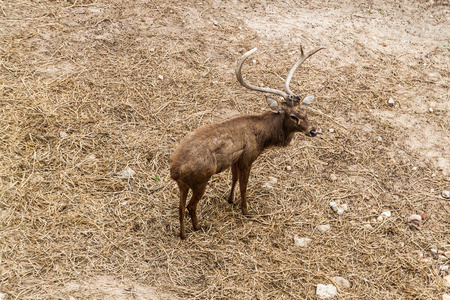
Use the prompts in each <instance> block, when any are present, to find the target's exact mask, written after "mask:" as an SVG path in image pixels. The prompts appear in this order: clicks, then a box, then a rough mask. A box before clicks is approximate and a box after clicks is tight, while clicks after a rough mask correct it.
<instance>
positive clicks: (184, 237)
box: [180, 231, 186, 240]
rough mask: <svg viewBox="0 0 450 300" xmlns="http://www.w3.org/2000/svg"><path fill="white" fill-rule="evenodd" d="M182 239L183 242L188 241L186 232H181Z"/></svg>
mask: <svg viewBox="0 0 450 300" xmlns="http://www.w3.org/2000/svg"><path fill="white" fill-rule="evenodd" d="M180 238H181V239H182V240H185V239H186V232H184V231H181V232H180Z"/></svg>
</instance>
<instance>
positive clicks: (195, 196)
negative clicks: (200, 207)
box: [187, 183, 206, 230]
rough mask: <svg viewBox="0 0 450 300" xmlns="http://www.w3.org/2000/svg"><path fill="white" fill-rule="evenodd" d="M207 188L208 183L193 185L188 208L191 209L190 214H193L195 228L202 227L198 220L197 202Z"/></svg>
mask: <svg viewBox="0 0 450 300" xmlns="http://www.w3.org/2000/svg"><path fill="white" fill-rule="evenodd" d="M205 189H206V183H202V184H200V185H198V186H193V187H192V198H191V200H190V201H189V204H188V206H187V209H188V211H189V215H190V216H191V220H192V226H193V227H194V229H195V230H199V229H200V225H199V224H198V220H197V203H198V201H200V199H201V198H202V196H203V194H204V193H205Z"/></svg>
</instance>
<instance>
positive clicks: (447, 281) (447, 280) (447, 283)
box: [444, 275, 450, 287]
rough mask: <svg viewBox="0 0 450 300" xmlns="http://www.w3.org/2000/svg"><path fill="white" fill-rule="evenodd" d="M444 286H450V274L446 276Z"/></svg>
mask: <svg viewBox="0 0 450 300" xmlns="http://www.w3.org/2000/svg"><path fill="white" fill-rule="evenodd" d="M444 286H446V287H450V275H447V276H445V277H444Z"/></svg>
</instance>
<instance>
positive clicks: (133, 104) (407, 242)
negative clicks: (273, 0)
mask: <svg viewBox="0 0 450 300" xmlns="http://www.w3.org/2000/svg"><path fill="white" fill-rule="evenodd" d="M169 2H170V3H167V1H150V2H147V1H133V3H131V2H127V1H124V2H122V1H68V2H65V1H44V0H43V1H38V2H32V1H15V2H11V3H8V4H6V3H3V4H1V6H2V12H3V15H4V18H3V19H1V20H0V24H1V27H2V31H1V33H0V53H1V59H0V68H1V72H0V82H1V84H0V97H1V98H0V118H1V120H0V126H1V130H0V150H1V152H0V153H1V159H0V170H1V171H0V174H1V176H0V187H1V188H0V191H1V192H0V193H1V194H0V195H1V196H0V209H1V210H0V226H1V250H0V251H1V265H0V268H1V269H0V270H1V272H0V274H1V276H0V282H1V289H0V292H2V293H6V294H8V295H9V296H10V297H11V298H12V299H17V298H19V299H48V298H55V299H62V298H64V299H67V298H68V297H69V296H73V297H80V298H85V299H88V298H91V299H98V298H102V297H111V296H113V297H114V295H108V294H105V293H104V292H101V291H98V290H90V291H80V290H73V289H70V288H67V287H68V286H69V285H70V283H71V282H74V281H77V282H80V281H89V280H90V279H92V278H95V277H96V276H114V277H115V278H117V279H118V280H125V281H126V282H128V284H129V285H130V286H133V283H136V284H139V286H140V287H141V290H142V286H148V287H149V289H152V290H154V288H157V289H158V290H159V291H164V293H169V294H170V295H172V296H173V297H179V298H180V299H184V298H202V299H206V298H208V299H211V298H226V299H250V298H252V299H254V298H258V299H275V298H276V299H293V298H298V299H303V298H313V297H314V293H315V287H316V286H317V284H319V283H327V284H328V283H332V280H331V278H332V277H333V276H343V277H345V278H347V279H348V280H349V281H350V282H351V284H352V287H351V288H350V289H348V290H341V291H340V295H341V297H342V298H345V299H347V298H348V299H350V298H371V299H374V298H377V299H437V298H438V297H441V294H442V293H443V292H444V291H445V289H444V288H443V286H442V284H441V275H442V274H440V273H439V270H438V267H439V265H440V264H443V263H445V262H444V261H442V260H440V258H439V257H437V256H436V255H434V254H432V253H430V252H429V250H430V248H437V249H441V250H447V251H448V250H450V248H449V247H450V246H449V243H450V240H449V229H448V228H449V225H450V218H449V215H450V214H449V213H450V212H449V208H448V201H445V200H443V199H441V198H440V197H439V196H438V195H437V194H436V193H430V190H431V189H434V190H436V191H441V190H442V189H444V188H447V189H448V182H447V181H445V176H444V175H443V174H442V173H436V171H435V168H434V166H433V164H432V162H430V161H429V160H427V159H426V158H424V157H423V156H422V155H421V154H420V153H417V152H415V151H413V150H411V149H410V148H409V147H408V145H406V144H405V142H404V136H405V134H408V132H406V131H405V130H399V129H398V127H395V126H394V125H393V124H392V123H390V122H389V120H386V119H385V118H383V117H380V116H379V115H378V116H377V115H375V114H373V113H371V111H376V110H386V109H387V107H386V104H385V101H386V99H388V98H389V95H390V94H391V93H393V92H394V91H395V90H396V89H397V87H398V85H402V87H403V88H404V89H407V90H410V91H411V92H413V93H415V94H416V95H419V96H420V95H427V94H429V93H432V89H433V88H435V86H431V85H430V84H429V83H427V82H426V81H423V80H421V79H420V78H422V77H423V76H424V74H425V73H426V72H429V71H430V70H432V69H433V68H435V69H438V70H439V71H440V72H441V73H442V74H444V75H445V76H447V78H448V76H449V75H450V73H449V70H448V64H447V67H446V66H445V62H446V63H448V55H447V54H448V53H446V52H443V51H445V49H437V50H436V52H437V54H438V55H439V56H438V58H442V57H444V58H445V57H447V58H446V60H444V62H442V64H441V62H440V61H439V60H438V58H436V57H435V56H425V57H424V58H423V59H425V60H426V62H427V66H429V67H423V66H418V67H414V66H411V67H405V66H404V64H403V62H402V61H400V60H399V59H398V58H396V57H391V56H386V55H384V54H383V53H381V52H377V51H375V50H374V51H369V50H364V49H365V47H362V48H361V49H360V50H355V51H356V53H355V55H359V56H360V57H361V58H362V61H363V62H362V63H361V64H342V61H339V60H334V61H332V62H330V61H328V60H327V54H326V53H325V52H323V53H320V54H317V55H315V56H314V57H313V58H312V59H310V60H308V62H307V63H305V65H304V66H302V70H303V71H302V72H299V74H296V75H295V78H294V80H293V83H294V82H297V84H294V86H293V87H292V88H293V90H294V91H298V90H306V91H310V92H311V93H315V94H316V95H317V96H318V100H317V103H316V104H315V105H314V106H313V109H314V110H313V111H311V113H310V119H311V120H313V121H314V122H315V123H317V124H320V127H321V128H322V130H323V132H324V134H323V135H321V136H319V137H317V138H315V139H308V138H306V137H303V136H297V137H296V138H295V139H294V141H293V143H292V145H291V146H290V147H289V148H286V149H272V150H270V151H267V152H266V153H264V154H263V155H262V156H261V157H260V158H259V159H258V160H257V162H256V163H255V164H254V167H253V170H252V173H251V177H250V182H249V187H248V199H249V205H250V211H251V212H252V213H253V215H252V216H251V217H250V218H247V217H244V216H242V214H241V213H240V208H239V204H234V205H232V206H230V205H229V204H228V203H227V202H226V194H227V193H228V192H229V189H230V186H229V183H230V180H231V179H230V174H229V172H224V173H222V174H219V175H217V176H214V177H213V178H212V180H211V182H210V184H209V186H208V188H207V191H206V194H205V196H204V197H203V199H202V200H201V202H200V205H199V218H200V224H201V225H202V230H201V231H199V232H195V233H194V232H192V227H191V224H190V222H189V219H188V220H187V230H188V239H187V240H186V241H183V242H182V241H180V240H179V238H178V232H179V224H178V217H177V213H178V191H177V189H176V187H175V185H174V183H173V182H172V181H171V180H170V178H169V173H168V158H169V157H170V154H171V153H172V151H173V149H174V148H175V147H176V145H177V143H178V141H179V140H180V138H181V137H183V136H184V135H185V134H186V133H187V132H189V131H191V130H193V129H195V128H197V127H199V126H201V125H204V124H209V123H212V122H216V121H218V120H220V119H221V117H223V115H225V114H228V113H232V114H234V113H236V112H239V113H259V112H261V108H264V109H265V104H264V101H263V100H262V99H263V98H262V95H260V94H257V93H253V92H249V91H247V90H245V89H243V88H242V87H240V86H238V84H237V83H236V81H235V79H234V74H233V67H234V61H235V59H236V58H237V57H238V56H239V55H240V54H242V53H243V51H244V50H246V49H250V48H251V47H253V46H254V45H258V43H259V40H260V39H261V37H260V36H259V35H258V34H257V33H255V32H254V31H252V30H250V29H249V28H244V30H240V29H239V27H240V26H245V22H243V21H242V20H241V19H239V18H238V17H236V18H235V19H233V18H231V19H233V20H231V19H230V20H229V19H226V18H222V19H223V20H221V21H220V22H219V24H218V26H214V25H213V24H212V23H211V22H209V19H210V18H213V17H215V16H217V17H218V16H220V13H218V12H219V11H226V12H227V14H232V15H233V16H238V12H239V11H246V9H261V7H265V6H260V4H259V3H257V2H254V1H253V2H251V3H250V4H249V8H246V7H245V5H244V4H241V3H238V4H237V8H236V10H232V8H230V6H229V5H228V4H227V3H226V2H220V3H219V4H217V3H215V2H214V3H213V2H212V1H203V6H202V7H204V9H203V10H194V9H191V8H190V7H193V6H195V5H198V3H197V2H196V1H194V2H192V3H189V4H185V3H184V2H183V1H169ZM293 2H295V1H293ZM312 5H313V4H312ZM315 5H319V4H315ZM414 5H419V4H414ZM280 7H281V8H280V9H285V8H286V7H284V6H283V5H281V4H280ZM419 7H421V6H419ZM199 11H200V13H199ZM263 11H264V10H263ZM0 13H1V12H0ZM196 13H198V14H199V15H196ZM188 15H189V16H188ZM184 19H186V20H187V21H186V22H185V23H183V22H182V20H184ZM196 22H198V23H196ZM202 28H203V29H202ZM303 42H304V46H305V48H307V49H312V47H314V46H315V44H314V43H312V42H311V41H310V40H308V39H306V38H305V39H304V41H303ZM294 46H296V45H292V44H289V43H286V45H280V44H277V43H275V42H271V43H269V42H267V43H265V44H263V47H262V49H261V50H260V51H259V52H258V53H257V55H255V59H257V63H256V64H254V65H251V67H249V66H246V67H245V70H244V72H245V74H246V77H247V78H248V79H249V81H251V82H255V83H258V84H260V83H262V84H264V85H266V86H274V87H275V86H276V85H277V84H279V85H278V87H281V82H280V80H279V77H278V76H281V77H283V76H286V74H287V70H288V69H289V67H290V65H291V64H292V63H293V61H295V55H293V56H289V55H288V53H289V52H290V51H291V50H292V48H293V47H294ZM271 49H275V50H274V53H270V51H271ZM330 51H331V53H333V52H332V51H333V50H330ZM445 55H447V56H445ZM274 57H275V58H274ZM381 60H383V62H384V64H383V66H385V68H384V69H382V70H380V68H379V67H374V66H373V65H374V64H380V62H381ZM431 66H432V67H431ZM377 80H378V81H377ZM375 82H376V84H374V83H375ZM447 84H448V83H447ZM441 88H442V87H441ZM444 88H445V86H444ZM447 88H448V86H447ZM445 99H446V101H448V100H449V99H448V94H447V98H445ZM404 100H405V101H404V102H403V103H407V101H406V100H407V99H404ZM402 105H404V104H402ZM368 115H371V117H370V118H366V116H368ZM448 120H449V118H448V112H446V111H443V112H441V113H440V114H436V115H434V117H433V120H430V122H433V123H434V124H440V126H441V127H442V128H443V130H446V132H447V133H448V132H449V128H450V127H449V122H448ZM328 128H334V129H335V133H329V132H328V131H327V129H328ZM378 136H381V137H382V138H383V141H382V142H379V141H378V140H377V137H378ZM447 151H448V150H447ZM286 166H291V168H292V170H291V171H286ZM412 166H418V170H417V171H416V172H412V171H411V168H412ZM126 167H130V168H131V169H133V170H134V171H135V172H136V175H135V176H134V177H133V178H131V179H127V178H121V176H117V174H121V172H122V171H123V170H124V169H125V168H126ZM332 173H333V174H336V176H337V178H338V180H336V181H330V180H329V175H330V174H332ZM433 173H436V176H432V174H433ZM269 176H273V177H275V178H277V179H278V183H277V184H275V185H274V188H273V189H267V188H263V187H262V186H263V184H264V183H265V182H266V181H268V180H269V179H268V177H269ZM238 198H239V197H237V199H238ZM337 200H339V201H342V202H344V203H348V205H349V207H350V209H349V211H347V212H346V213H345V214H344V215H343V216H338V215H337V214H335V213H334V212H333V211H332V210H331V209H330V207H329V205H328V204H329V202H331V201H337ZM371 209H376V210H377V211H378V212H381V211H384V210H390V211H391V212H392V213H393V216H392V217H391V218H388V219H386V220H384V221H383V222H376V221H374V219H375V217H376V216H374V215H372V214H371V213H370V210H371ZM420 211H426V212H427V213H428V214H429V215H430V216H431V218H430V220H429V221H428V222H426V223H425V224H424V225H423V226H422V227H421V228H420V230H416V229H412V228H410V227H409V226H408V224H406V222H405V218H406V217H407V216H409V215H410V214H411V213H418V212H420ZM321 224H330V225H331V230H330V231H328V232H318V231H317V230H315V228H316V226H317V225H321ZM364 224H372V229H367V228H364V227H363V225H364ZM295 235H298V236H302V237H309V238H311V239H312V243H311V245H310V246H309V247H308V248H305V249H304V248H298V247H296V246H295V245H294V242H293V238H294V236H295ZM420 253H422V254H424V255H425V257H428V256H431V255H434V256H433V258H432V260H431V263H430V264H425V263H423V262H422V261H421V259H420V257H419V254H420ZM89 286H90V285H89ZM164 295H166V296H167V294H164ZM116 296H117V295H116ZM128 296H130V297H131V295H128ZM136 297H138V296H136ZM139 297H143V298H142V299H144V298H145V295H144V296H142V294H141V296H139ZM164 297H165V296H164ZM138 299H139V298H138Z"/></svg>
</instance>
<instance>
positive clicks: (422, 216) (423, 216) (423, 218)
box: [419, 211, 428, 221]
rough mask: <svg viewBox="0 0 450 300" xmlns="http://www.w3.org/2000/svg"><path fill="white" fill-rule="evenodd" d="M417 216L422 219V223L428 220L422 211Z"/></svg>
mask: <svg viewBox="0 0 450 300" xmlns="http://www.w3.org/2000/svg"><path fill="white" fill-rule="evenodd" d="M419 216H420V217H421V218H422V220H424V221H426V220H428V216H427V214H426V213H425V212H423V211H422V212H421V213H420V214H419Z"/></svg>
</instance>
